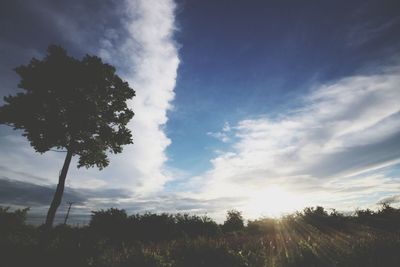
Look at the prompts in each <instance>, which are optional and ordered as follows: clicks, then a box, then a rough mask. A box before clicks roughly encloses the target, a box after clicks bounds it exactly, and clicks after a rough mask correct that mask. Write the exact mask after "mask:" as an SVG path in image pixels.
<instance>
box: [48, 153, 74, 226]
mask: <svg viewBox="0 0 400 267" xmlns="http://www.w3.org/2000/svg"><path fill="white" fill-rule="evenodd" d="M71 159H72V151H71V150H68V151H67V156H66V157H65V161H64V165H63V168H62V170H61V173H60V177H59V178H58V185H57V189H56V192H55V193H54V197H53V201H52V202H51V205H50V208H49V211H48V212H47V217H46V223H45V227H46V228H48V229H49V228H51V227H52V226H53V221H54V217H55V216H56V211H57V208H58V207H59V206H60V204H61V199H62V196H63V193H64V186H65V179H66V178H67V173H68V167H69V164H70V163H71Z"/></svg>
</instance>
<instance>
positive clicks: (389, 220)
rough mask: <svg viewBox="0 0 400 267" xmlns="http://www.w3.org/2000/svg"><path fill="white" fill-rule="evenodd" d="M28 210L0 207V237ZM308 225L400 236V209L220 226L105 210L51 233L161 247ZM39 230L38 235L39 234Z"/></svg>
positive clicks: (309, 213) (200, 219)
mask: <svg viewBox="0 0 400 267" xmlns="http://www.w3.org/2000/svg"><path fill="white" fill-rule="evenodd" d="M28 211H29V208H25V209H17V210H14V211H11V209H10V208H9V207H0V227H1V231H2V232H3V233H5V232H6V231H8V232H12V231H13V230H15V229H18V228H21V227H30V228H35V227H33V226H29V225H27V224H26V218H27V213H28ZM301 223H306V224H308V225H313V226H315V227H317V228H318V229H319V230H321V231H323V230H331V229H338V230H346V229H348V228H351V227H354V226H355V225H364V226H368V227H373V228H376V229H381V230H386V231H399V230H400V209H397V208H394V207H391V206H390V205H388V204H383V205H382V206H381V208H380V209H378V210H377V211H373V210H370V209H365V210H356V211H355V212H354V213H353V214H347V215H345V214H343V213H340V212H338V211H336V210H332V211H330V212H328V211H327V210H326V209H324V208H323V207H320V206H317V207H315V208H314V207H309V208H305V209H304V210H303V211H301V212H297V213H294V214H291V215H287V216H284V217H281V218H279V219H273V218H260V219H256V220H248V221H247V225H246V220H245V219H244V218H243V216H242V214H241V212H240V211H236V210H230V211H228V212H227V214H226V219H225V221H224V222H223V223H222V224H218V223H216V222H215V221H214V220H213V219H212V218H210V217H208V216H205V215H204V216H198V215H190V214H180V213H178V214H168V213H161V214H157V213H144V214H133V215H128V214H127V213H126V211H125V210H123V209H117V208H110V209H107V210H98V211H92V214H91V219H90V222H89V224H88V225H86V226H83V227H73V226H68V225H63V224H60V225H58V226H57V227H56V228H74V229H81V230H87V231H89V232H92V233H93V234H96V235H97V236H101V237H103V238H109V239H115V240H118V241H127V240H139V241H160V240H172V239H181V238H196V237H216V236H220V235H224V234H229V233H237V234H238V233H246V234H272V233H274V232H275V231H276V230H277V229H276V228H277V227H279V226H280V225H285V226H286V227H293V228H296V227H297V225H298V224H301ZM41 229H42V226H39V227H38V228H37V230H39V231H40V230H41Z"/></svg>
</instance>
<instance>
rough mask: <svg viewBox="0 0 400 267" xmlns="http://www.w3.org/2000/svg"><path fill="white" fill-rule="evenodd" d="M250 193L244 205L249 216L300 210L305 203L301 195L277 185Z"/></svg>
mask: <svg viewBox="0 0 400 267" xmlns="http://www.w3.org/2000/svg"><path fill="white" fill-rule="evenodd" d="M252 195H253V196H252V197H251V198H250V201H249V202H248V204H247V205H246V206H245V207H244V209H245V212H246V213H247V214H248V215H249V216H251V217H260V216H268V217H279V216H282V215H285V214H287V213H291V212H294V211H296V210H301V209H302V208H303V207H304V205H305V199H304V198H303V197H302V196H300V195H296V194H294V193H292V192H289V191H287V190H286V189H284V188H283V187H281V186H278V185H271V186H269V187H267V188H265V189H262V190H260V191H258V192H257V193H255V194H252Z"/></svg>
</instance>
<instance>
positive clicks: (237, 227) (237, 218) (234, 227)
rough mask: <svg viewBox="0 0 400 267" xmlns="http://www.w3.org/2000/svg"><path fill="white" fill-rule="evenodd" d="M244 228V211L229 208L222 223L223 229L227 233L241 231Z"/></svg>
mask: <svg viewBox="0 0 400 267" xmlns="http://www.w3.org/2000/svg"><path fill="white" fill-rule="evenodd" d="M243 228H244V220H243V216H242V213H241V212H240V211H237V210H229V211H228V214H227V215H226V220H225V222H224V224H223V225H222V230H223V231H224V232H225V233H228V232H236V231H241V230H243Z"/></svg>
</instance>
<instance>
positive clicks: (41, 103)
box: [0, 45, 135, 228]
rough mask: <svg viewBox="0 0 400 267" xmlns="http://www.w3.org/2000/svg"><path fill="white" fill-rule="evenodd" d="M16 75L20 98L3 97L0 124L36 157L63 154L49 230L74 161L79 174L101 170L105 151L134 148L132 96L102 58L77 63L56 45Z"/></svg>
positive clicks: (90, 58)
mask: <svg viewBox="0 0 400 267" xmlns="http://www.w3.org/2000/svg"><path fill="white" fill-rule="evenodd" d="M15 71H16V72H17V74H18V75H19V76H20V77H21V81H20V83H19V84H18V87H19V88H21V89H22V90H23V92H19V93H17V94H16V95H14V96H7V97H4V101H5V102H6V104H5V105H4V106H2V107H0V123H2V124H6V125H9V126H12V127H13V128H14V129H21V130H23V134H22V135H23V136H25V137H26V138H28V140H29V142H30V144H31V146H32V147H33V148H34V149H35V151H36V152H39V153H44V152H47V151H49V150H57V151H60V150H62V151H63V152H66V157H65V161H64V165H63V167H62V169H61V172H60V176H59V180H58V185H57V189H56V192H55V194H54V197H53V201H52V202H51V205H50V208H49V211H48V213H47V217H46V227H48V228H50V227H51V226H52V225H53V221H54V217H55V214H56V211H57V208H58V206H59V205H60V203H61V199H62V195H63V192H64V185H65V179H66V176H67V172H68V167H69V165H70V163H71V159H72V157H73V156H75V155H76V156H79V161H78V168H80V167H82V166H84V167H86V168H89V167H94V166H97V167H98V168H99V169H100V170H101V169H102V168H104V167H106V166H107V165H108V164H109V159H108V157H107V154H106V153H107V151H108V152H111V153H120V152H122V145H125V144H131V143H132V135H131V132H130V130H129V129H128V128H126V125H127V123H128V122H129V120H130V119H131V118H132V117H133V115H134V113H133V112H132V110H130V109H129V108H128V106H127V104H126V101H127V100H128V99H131V98H132V97H134V96H135V91H134V90H133V89H132V88H130V87H129V84H128V83H127V82H125V81H123V80H122V79H121V78H120V77H119V76H118V75H117V74H116V73H115V72H116V70H115V68H114V67H113V66H111V65H109V64H105V63H103V62H102V60H101V59H100V58H98V57H96V56H89V55H86V56H85V57H84V58H83V59H82V60H78V59H75V58H73V57H70V56H68V55H67V53H66V51H65V50H64V49H63V48H62V47H60V46H55V45H51V46H49V48H48V50H47V56H46V57H45V58H44V59H43V60H38V59H35V58H33V59H32V60H31V61H30V63H29V64H28V65H26V66H20V67H18V68H16V69H15Z"/></svg>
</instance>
